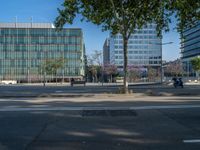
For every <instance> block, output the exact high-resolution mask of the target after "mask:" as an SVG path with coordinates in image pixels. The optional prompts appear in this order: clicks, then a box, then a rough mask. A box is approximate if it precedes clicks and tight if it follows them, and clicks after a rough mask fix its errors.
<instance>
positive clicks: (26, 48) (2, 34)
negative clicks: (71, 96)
mask: <svg viewBox="0 0 200 150" xmlns="http://www.w3.org/2000/svg"><path fill="white" fill-rule="evenodd" d="M84 55H85V49H84V42H83V33H82V30H81V29H79V28H74V29H67V28H64V29H63V30H61V31H56V29H55V28H54V27H53V25H52V24H50V23H0V80H17V81H18V82H37V81H42V80H43V76H42V70H41V65H42V64H45V63H46V62H47V60H57V59H59V58H62V60H63V64H64V66H63V67H62V68H60V69H58V71H57V78H58V79H64V80H69V78H72V77H73V78H83V77H84V75H85V69H84V68H85V66H84V65H85V64H84V62H85V60H84V58H85V57H84ZM47 79H48V80H54V79H55V75H49V74H48V75H47Z"/></svg>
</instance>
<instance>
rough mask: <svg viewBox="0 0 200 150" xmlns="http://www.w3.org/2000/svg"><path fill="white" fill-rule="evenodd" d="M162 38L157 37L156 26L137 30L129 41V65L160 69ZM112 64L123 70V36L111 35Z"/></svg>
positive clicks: (147, 26) (151, 25) (150, 25)
mask: <svg viewBox="0 0 200 150" xmlns="http://www.w3.org/2000/svg"><path fill="white" fill-rule="evenodd" d="M161 42H162V40H161V38H159V37H158V36H157V32H156V25H155V24H148V25H146V26H144V28H142V29H136V30H135V32H134V34H132V35H131V36H130V38H129V41H128V65H135V66H144V67H147V66H151V67H154V68H160V66H161V59H162V58H161V57H162V45H161ZM109 50H110V63H112V64H115V65H117V66H118V68H119V69H120V68H123V60H124V58H123V38H122V35H120V34H116V35H112V34H111V35H110V38H109Z"/></svg>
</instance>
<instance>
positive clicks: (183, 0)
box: [55, 0, 200, 93]
mask: <svg viewBox="0 0 200 150" xmlns="http://www.w3.org/2000/svg"><path fill="white" fill-rule="evenodd" d="M62 6H63V7H62V9H58V12H59V16H58V17H57V18H56V20H55V26H56V27H57V28H58V29H61V28H62V27H63V26H64V24H65V23H70V24H72V23H73V20H74V18H75V17H76V15H77V14H81V15H82V17H83V18H82V19H81V20H84V19H85V20H86V21H90V22H92V23H94V24H97V25H101V26H102V30H110V31H111V32H112V34H116V33H120V34H121V35H122V37H123V52H124V53H123V54H124V93H127V92H128V85H127V82H126V80H127V44H128V39H129V37H130V35H131V34H132V33H134V30H135V29H136V28H138V29H140V28H142V27H143V26H144V25H146V24H147V23H153V22H154V23H156V24H157V31H158V35H161V31H162V30H165V31H168V30H169V23H170V22H171V19H170V17H171V16H172V15H173V14H175V18H177V21H178V24H177V28H178V29H179V31H182V30H183V29H184V28H185V27H186V26H189V25H191V23H195V22H196V20H198V19H200V11H199V8H200V2H199V0H176V1H174V0H153V1H149V0H108V1H105V0H65V1H64V3H63V5H62Z"/></svg>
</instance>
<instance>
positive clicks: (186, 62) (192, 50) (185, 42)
mask: <svg viewBox="0 0 200 150" xmlns="http://www.w3.org/2000/svg"><path fill="white" fill-rule="evenodd" d="M181 54H182V56H181V58H182V62H183V67H184V70H185V71H186V72H187V74H188V75H192V74H194V72H193V71H192V66H191V63H190V60H191V59H192V58H194V57H199V56H200V21H199V22H198V23H197V24H196V25H195V26H193V27H191V28H189V29H186V30H185V31H184V32H183V34H182V38H181Z"/></svg>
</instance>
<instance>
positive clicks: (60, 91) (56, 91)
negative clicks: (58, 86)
mask: <svg viewBox="0 0 200 150" xmlns="http://www.w3.org/2000/svg"><path fill="white" fill-rule="evenodd" d="M62 92H63V91H55V93H62Z"/></svg>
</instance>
